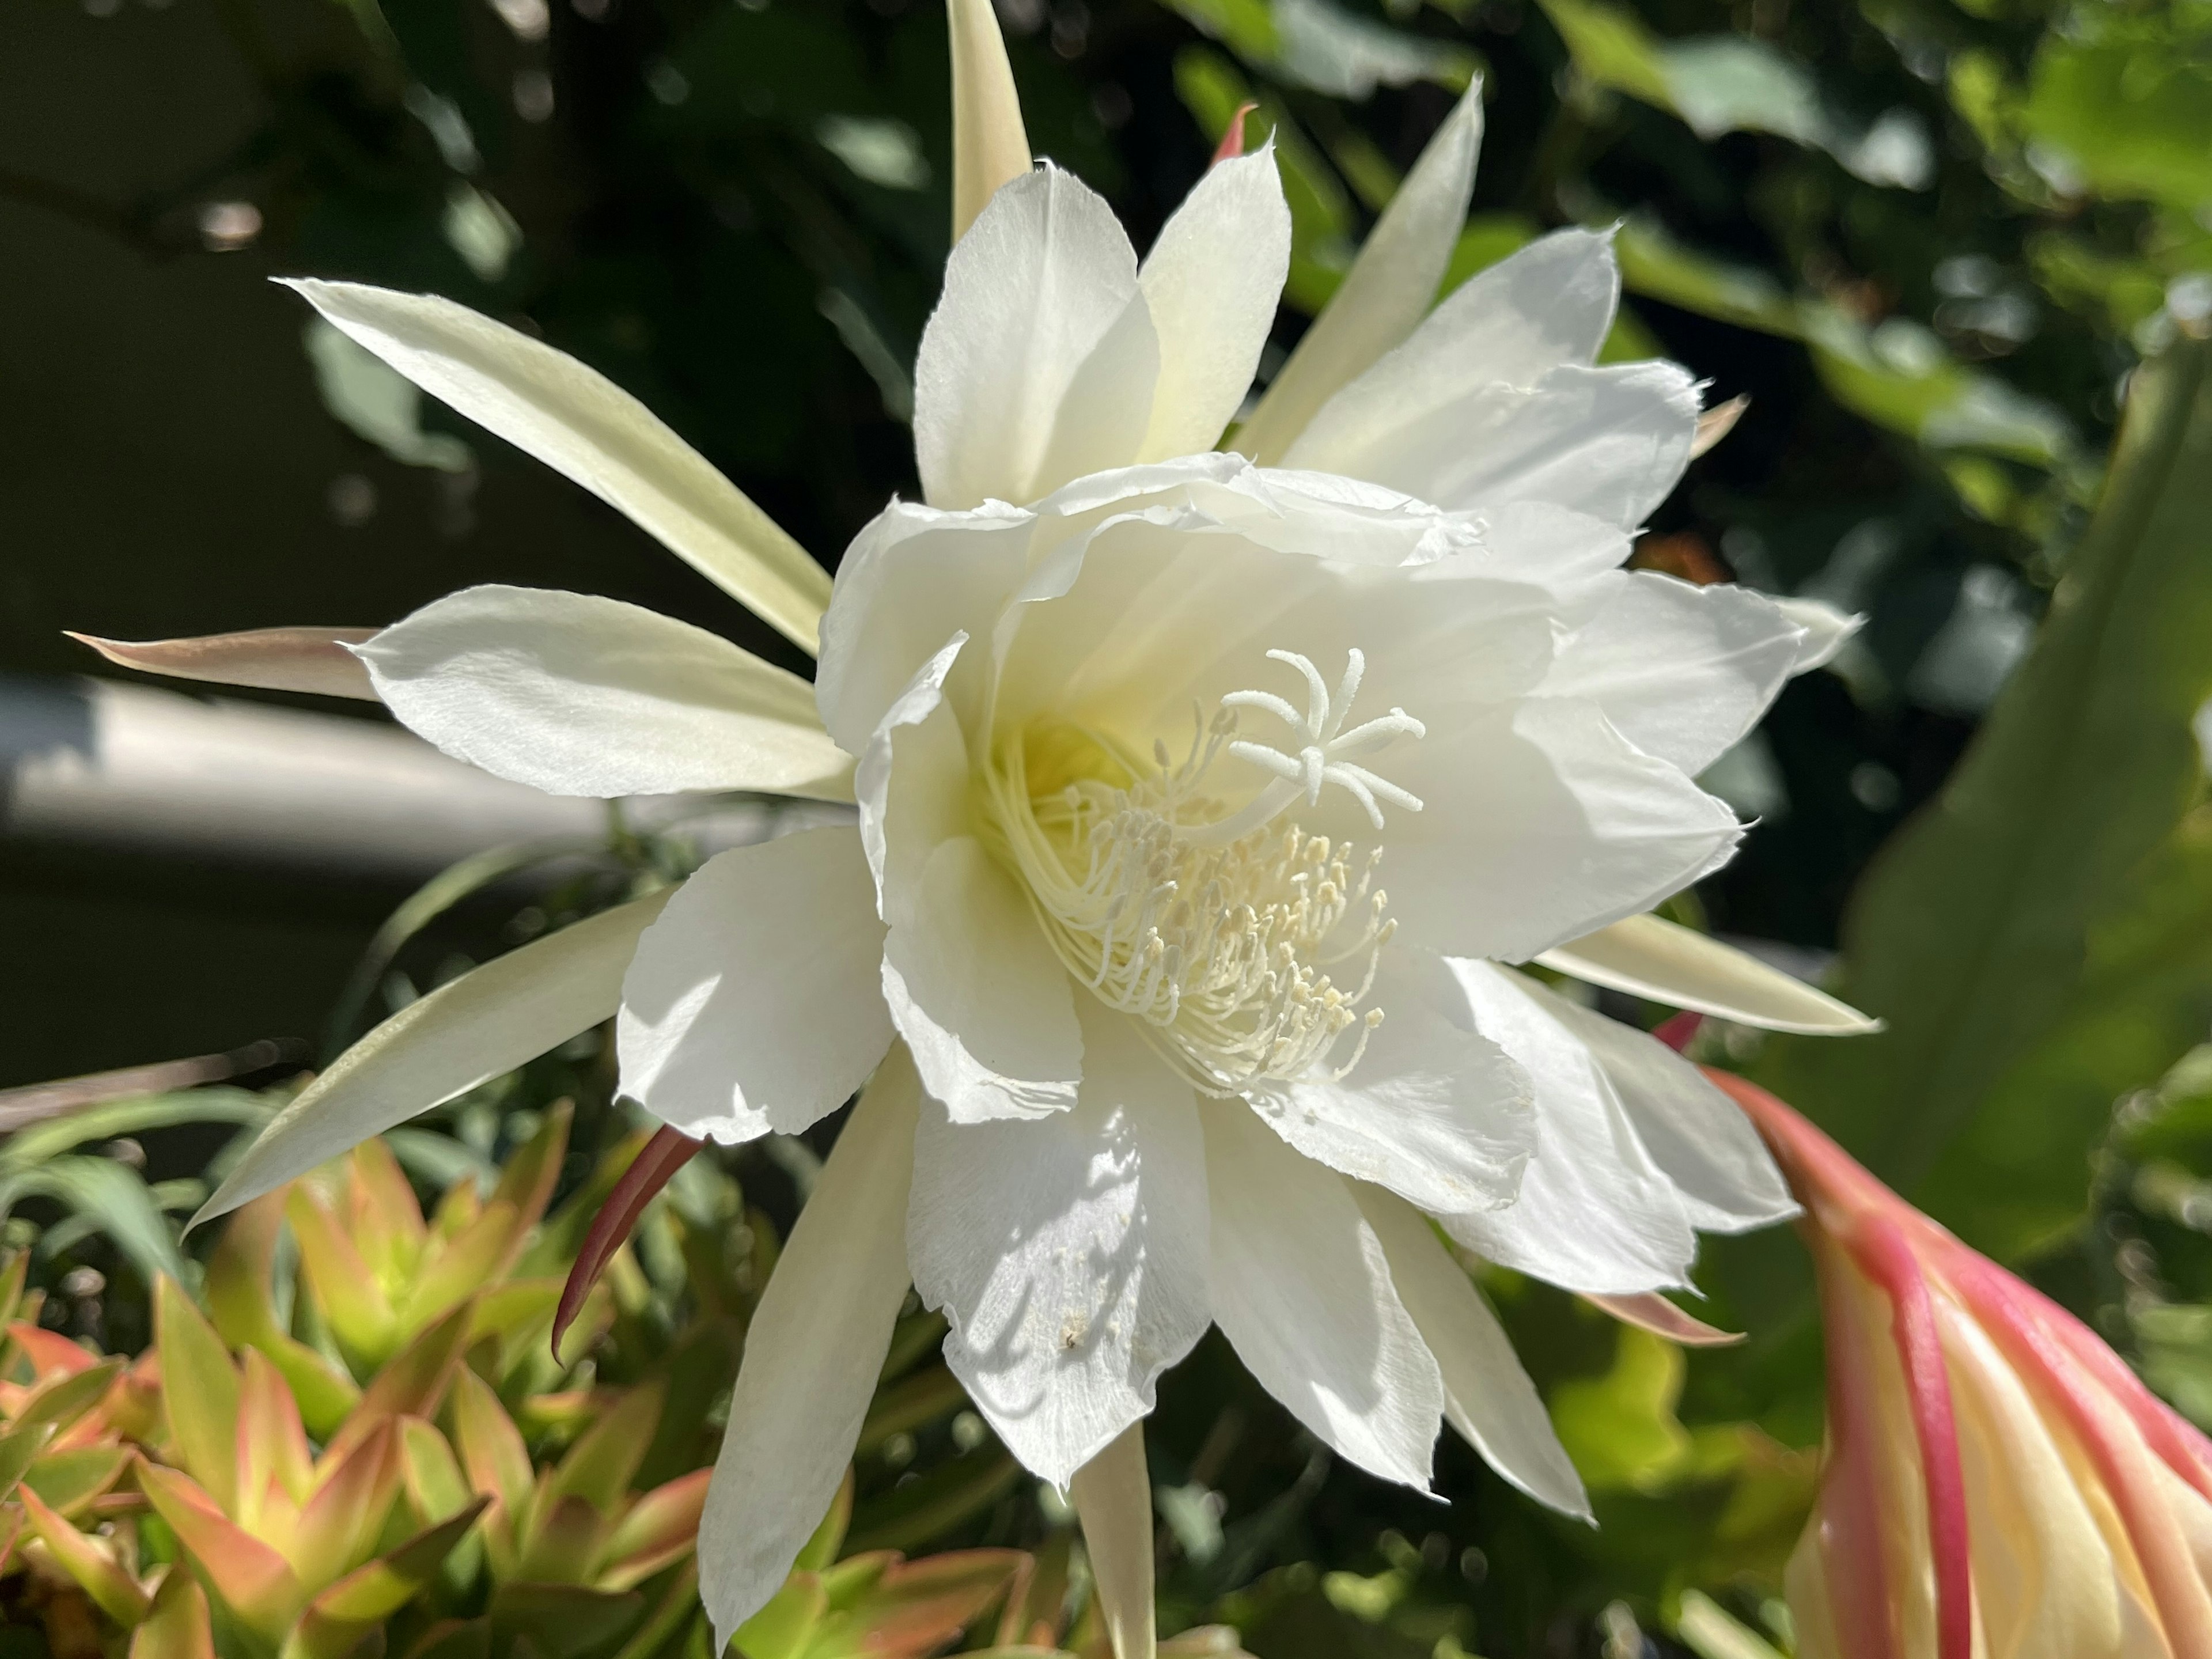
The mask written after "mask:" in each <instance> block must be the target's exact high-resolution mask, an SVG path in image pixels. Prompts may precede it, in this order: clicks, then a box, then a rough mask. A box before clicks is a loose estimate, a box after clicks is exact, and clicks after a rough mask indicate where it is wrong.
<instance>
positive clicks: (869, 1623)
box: [843, 1550, 1024, 1659]
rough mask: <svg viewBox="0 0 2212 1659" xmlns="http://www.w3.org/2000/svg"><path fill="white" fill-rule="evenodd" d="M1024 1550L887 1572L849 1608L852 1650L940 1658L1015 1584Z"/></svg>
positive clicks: (963, 1553)
mask: <svg viewBox="0 0 2212 1659" xmlns="http://www.w3.org/2000/svg"><path fill="white" fill-rule="evenodd" d="M1023 1559H1024V1558H1023V1556H1022V1554H1021V1552H1019V1551H1018V1550H957V1551H954V1552H952V1553H949V1554H945V1555H933V1556H930V1557H928V1558H927V1559H923V1560H920V1561H902V1562H900V1563H898V1564H897V1565H894V1566H892V1567H890V1568H889V1569H887V1570H886V1571H884V1574H883V1576H882V1577H879V1578H878V1579H877V1581H876V1582H875V1583H874V1584H873V1585H872V1587H870V1588H869V1589H866V1590H865V1591H863V1592H862V1593H861V1594H860V1596H859V1597H858V1598H857V1599H856V1600H855V1601H853V1602H852V1603H850V1604H849V1606H848V1609H847V1610H846V1611H845V1613H844V1615H843V1616H844V1618H845V1619H846V1620H848V1621H849V1622H848V1624H846V1625H845V1626H843V1629H844V1630H845V1631H846V1632H848V1633H849V1638H850V1639H849V1643H848V1648H849V1650H850V1651H852V1652H854V1653H865V1654H880V1655H884V1656H886V1659H894V1656H897V1659H905V1656H919V1655H922V1654H927V1653H934V1652H935V1651H936V1650H938V1649H939V1648H941V1647H943V1646H945V1644H947V1643H949V1642H950V1641H951V1640H952V1638H954V1637H956V1636H957V1635H958V1634H959V1633H960V1632H962V1631H963V1630H965V1629H966V1628H967V1627H968V1626H969V1625H971V1624H973V1623H975V1620H978V1619H980V1618H981V1617H982V1616H983V1614H984V1613H987V1612H988V1611H989V1610H990V1608H991V1607H992V1606H993V1605H994V1604H995V1603H996V1602H997V1601H998V1600H999V1599H1000V1597H1001V1596H1002V1595H1005V1594H1006V1587H1007V1586H1008V1585H1009V1584H1010V1583H1012V1582H1013V1578H1014V1575H1015V1573H1016V1572H1017V1571H1018V1570H1019V1568H1020V1566H1021V1565H1022V1561H1023Z"/></svg>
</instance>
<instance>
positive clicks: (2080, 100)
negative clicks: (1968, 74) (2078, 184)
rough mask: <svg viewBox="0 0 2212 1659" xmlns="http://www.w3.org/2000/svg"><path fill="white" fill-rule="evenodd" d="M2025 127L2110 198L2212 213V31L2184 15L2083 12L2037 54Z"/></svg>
mask: <svg viewBox="0 0 2212 1659" xmlns="http://www.w3.org/2000/svg"><path fill="white" fill-rule="evenodd" d="M2022 118H2023V121H2024V123H2025V125H2027V129H2028V131H2031V132H2032V133H2033V134H2034V135H2035V137H2037V138H2038V139H2039V140H2041V141H2042V142H2043V143H2045V145H2048V146H2050V147H2051V148H2052V149H2057V150H2058V151H2059V152H2061V153H2062V154H2063V155H2064V157H2065V159H2066V161H2068V162H2069V163H2071V164H2072V165H2073V166H2074V167H2076V168H2078V169H2079V170H2080V172H2081V175H2082V178H2083V180H2084V182H2085V183H2087V185H2090V186H2092V187H2093V188H2094V189H2095V190H2097V191H2099V192H2100V193H2102V194H2106V195H2112V196H2131V197H2148V198H2150V199H2151V200H2153V201H2158V202H2164V203H2166V204H2168V205H2169V206H2171V207H2173V208H2176V209H2178V210H2180V211H2181V212H2184V213H2193V212H2196V211H2197V210H2200V209H2202V208H2204V207H2207V206H2212V30H2208V29H2207V28H2206V27H2205V26H2204V24H2203V22H2202V21H2196V22H2194V23H2192V21H2191V18H2190V17H2189V15H2188V9H2187V8H2185V7H2182V6H2178V5H2177V6H2170V7H2153V8H2148V9H2145V10H2143V11H2142V12H2140V13H2136V14H2135V15H2129V14H2128V13H2125V12H2123V11H2121V10H2119V9H2117V8H2111V9H2108V8H2105V7H2097V6H2084V7H2080V8H2077V9H2075V11H2074V12H2073V13H2072V14H2071V15H2069V27H2067V28H2066V29H2065V31H2064V32H2063V33H2059V32H2053V33H2048V34H2045V36H2044V37H2043V40H2042V43H2041V44H2040V46H2038V48H2037V50H2036V54H2035V66H2034V70H2033V74H2032V76H2031V82H2030V90H2029V93H2028V97H2027V107H2026V108H2025V109H2024V110H2023V112H2022Z"/></svg>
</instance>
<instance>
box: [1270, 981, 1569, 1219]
mask: <svg viewBox="0 0 2212 1659" xmlns="http://www.w3.org/2000/svg"><path fill="white" fill-rule="evenodd" d="M1455 1002H1456V1003H1457V1004H1458V1006H1459V1007H1460V1008H1461V1009H1462V1011H1463V1010H1464V1008H1465V1006H1466V999H1465V998H1464V997H1463V996H1461V995H1459V994H1458V982H1457V981H1456V980H1455V979H1454V978H1453V976H1452V973H1451V969H1449V968H1448V967H1446V966H1445V965H1444V963H1443V960H1442V958H1440V957H1436V956H1434V955H1432V954H1431V953H1430V952H1428V951H1422V950H1419V949H1416V948H1414V947H1412V946H1393V947H1392V948H1390V949H1388V950H1385V951H1383V955H1382V959H1381V961H1380V962H1379V963H1377V964H1376V976H1375V984H1374V987H1373V994H1372V995H1371V997H1370V1006H1374V1007H1377V1008H1380V1009H1382V1010H1383V1023H1382V1024H1381V1025H1379V1026H1377V1027H1376V1030H1375V1031H1374V1033H1373V1034H1372V1036H1370V1038H1369V1039H1368V1043H1367V1051H1366V1053H1365V1054H1362V1055H1361V1056H1360V1059H1359V1063H1358V1065H1356V1066H1353V1067H1352V1071H1351V1073H1350V1074H1349V1075H1348V1076H1346V1077H1345V1078H1343V1079H1340V1080H1333V1079H1327V1078H1324V1079H1320V1080H1317V1081H1313V1082H1306V1083H1297V1084H1285V1085H1266V1086H1263V1087H1261V1088H1255V1089H1254V1090H1252V1091H1250V1093H1249V1096H1248V1098H1249V1100H1250V1101H1251V1103H1252V1108H1253V1109H1254V1110H1255V1111H1256V1112H1257V1113H1258V1114H1259V1115H1260V1117H1261V1121H1263V1122H1265V1123H1266V1124H1267V1127H1270V1128H1271V1129H1273V1130H1274V1132H1275V1133H1277V1134H1279V1135H1280V1136H1282V1138H1283V1139H1285V1140H1286V1141H1288V1142H1289V1143H1290V1144H1291V1146H1295V1147H1297V1149H1298V1151H1300V1152H1304V1154H1305V1155H1306V1156H1307V1157H1308V1158H1316V1159H1318V1160H1319V1161H1320V1162H1322V1163H1323V1164H1328V1166H1329V1167H1330V1168H1331V1169H1333V1170H1340V1171H1341V1172H1342V1173H1343V1174H1346V1175H1348V1176H1357V1177H1358V1179H1360V1180H1362V1181H1371V1182H1376V1183H1377V1184H1378V1185H1381V1186H1383V1187H1387V1188H1390V1189H1391V1190H1392V1191H1393V1192H1395V1193H1397V1194H1401V1196H1403V1197H1405V1198H1407V1199H1408V1200H1411V1201H1413V1203H1415V1204H1418V1205H1419V1206H1421V1207H1422V1208H1423V1209H1425V1210H1430V1211H1433V1212H1446V1211H1456V1210H1487V1209H1495V1208H1496V1207H1497V1206H1499V1205H1501V1204H1505V1203H1510V1201H1511V1200H1512V1198H1513V1194H1514V1192H1515V1190H1516V1188H1518V1187H1519V1185H1520V1182H1521V1171H1522V1166H1523V1165H1525V1164H1527V1163H1528V1155H1529V1153H1530V1152H1533V1151H1534V1149H1535V1144H1536V1121H1535V1115H1534V1112H1533V1111H1532V1110H1531V1109H1530V1106H1529V1098H1528V1078H1527V1076H1526V1075H1525V1074H1524V1073H1522V1071H1521V1069H1520V1068H1519V1067H1518V1066H1516V1065H1514V1063H1513V1062H1512V1061H1511V1060H1508V1059H1507V1058H1506V1057H1505V1052H1504V1050H1503V1049H1502V1048H1498V1045H1497V1044H1496V1043H1494V1042H1491V1041H1490V1040H1489V1039H1488V1038H1487V1037H1484V1036H1477V1035H1476V1034H1475V1032H1474V1030H1472V1029H1471V1026H1470V1025H1469V1024H1468V1022H1467V1021H1466V1020H1465V1019H1464V1018H1462V1021H1461V1022H1460V1023H1459V1024H1454V1023H1453V1022H1452V1019H1451V1018H1450V1013H1449V1010H1450V1009H1451V1007H1452V1005H1453V1004H1454V1003H1455Z"/></svg>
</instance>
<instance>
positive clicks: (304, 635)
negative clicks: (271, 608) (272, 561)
mask: <svg viewBox="0 0 2212 1659" xmlns="http://www.w3.org/2000/svg"><path fill="white" fill-rule="evenodd" d="M63 631H64V633H67V632H68V630H67V629H64V630H63ZM375 632H376V629H374V628H256V629H249V630H248V631H247V632H246V633H243V634H204V635H200V636H199V637H197V638H196V639H185V640H103V639H99V638H97V637H95V636H94V635H90V634H70V638H71V639H73V640H75V641H77V642H78V643H79V644H81V645H88V646H90V647H92V648H93V649H94V650H95V651H97V652H99V653H100V655H101V656H103V657H105V658H106V659H108V661H110V662H112V663H116V664H118V665H121V666H122V667H125V668H136V669H138V670H139V671H142V672H143V673H148V674H167V675H168V676H169V677H170V678H172V679H179V680H205V681H207V682H209V683H210V684H215V685H255V686H259V687H261V688H262V689H263V690H269V691H312V692H313V693H315V694H316V695H317V696H325V697H358V698H360V699H361V700H362V702H375V701H376V688H375V687H374V686H373V685H371V684H369V683H368V670H367V669H366V668H364V667H362V665H361V660H360V659H359V658H357V657H356V656H355V655H354V654H353V653H352V652H350V651H349V650H347V649H346V647H348V646H349V645H358V644H360V643H361V642H362V641H363V640H365V639H368V638H369V637H370V636H372V635H374V634H375Z"/></svg>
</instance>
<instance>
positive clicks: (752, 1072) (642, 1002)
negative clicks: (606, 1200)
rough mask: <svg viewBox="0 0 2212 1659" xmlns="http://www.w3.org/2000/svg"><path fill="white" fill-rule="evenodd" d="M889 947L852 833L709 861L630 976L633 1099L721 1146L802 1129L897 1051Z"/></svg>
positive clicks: (629, 1088)
mask: <svg viewBox="0 0 2212 1659" xmlns="http://www.w3.org/2000/svg"><path fill="white" fill-rule="evenodd" d="M883 954H884V925H883V923H882V922H881V921H878V919H877V916H876V905H875V884H874V883H873V882H872V880H871V878H870V877H869V874H868V861H867V859H866V856H865V855H864V854H862V852H861V850H860V832H859V831H858V830H857V829H850V828H845V827H839V828H834V829H802V830H799V831H798V832H797V833H795V834H793V835H788V836H781V837H780V838H779V839H777V840H775V841H771V842H763V844H761V845H760V846H757V847H739V848H732V850H731V851H729V852H726V853H723V854H719V855H718V856H716V857H714V858H712V859H709V860H708V861H707V862H706V864H705V865H703V866H701V868H700V870H699V872H698V873H697V874H696V875H695V876H693V877H692V878H691V879H690V881H689V882H687V883H685V884H684V890H683V891H682V892H680V893H679V894H678V895H677V896H676V898H675V899H674V900H673V901H672V902H671V903H670V905H669V907H668V908H667V909H666V910H665V911H664V912H663V913H662V915H661V917H660V920H659V921H657V922H655V923H653V926H652V927H649V928H647V930H646V933H645V936H644V937H643V938H642V939H640V940H639V941H638V945H637V954H636V956H635V957H634V958H633V959H632V961H631V963H630V966H629V974H628V975H626V976H625V977H624V978H623V1006H622V1014H621V1017H620V1018H619V1019H618V1020H617V1024H616V1027H615V1038H616V1049H617V1053H618V1054H620V1056H621V1060H622V1092H623V1095H625V1096H627V1097H629V1098H630V1099H632V1100H635V1102H637V1103H638V1104H639V1105H641V1106H642V1107H644V1108H645V1109H646V1110H647V1111H648V1112H651V1113H652V1114H653V1115H654V1116H655V1117H657V1118H659V1120H660V1121H662V1122H663V1123H665V1124H668V1125H670V1126H671V1127H674V1128H678V1129H681V1130H682V1131H683V1132H684V1133H685V1134H687V1135H692V1136H697V1137H704V1138H707V1139H714V1140H719V1141H721V1142H722V1143H724V1144H725V1145H730V1144H733V1143H735V1142H738V1141H740V1140H750V1139H754V1138H755V1137H757V1136H759V1135H764V1134H766V1133H769V1131H770V1130H772V1129H776V1130H781V1131H782V1132H783V1133H786V1134H796V1133H799V1131H800V1130H802V1129H804V1128H805V1127H807V1126H808V1125H809V1124H811V1123H812V1122H813V1121H815V1120H816V1119H817V1118H819V1117H821V1116H822V1115H824V1114H825V1113H828V1112H832V1111H835V1110H836V1109H837V1108H838V1107H840V1106H842V1105H843V1104H844V1103H846V1102H847V1101H848V1100H849V1099H851V1098H852V1096H853V1091H854V1090H855V1089H857V1088H859V1087H860V1085H861V1084H862V1082H864V1081H865V1080H866V1078H867V1075H868V1073H871V1072H872V1071H874V1070H875V1068H876V1062H877V1061H878V1060H881V1059H882V1058H883V1056H884V1049H885V1048H889V1047H890V1040H891V1018H890V1010H888V1009H887V1008H885V1007H884V998H883V989H882V979H881V975H882V963H883Z"/></svg>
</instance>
